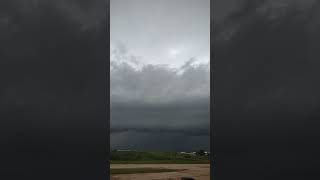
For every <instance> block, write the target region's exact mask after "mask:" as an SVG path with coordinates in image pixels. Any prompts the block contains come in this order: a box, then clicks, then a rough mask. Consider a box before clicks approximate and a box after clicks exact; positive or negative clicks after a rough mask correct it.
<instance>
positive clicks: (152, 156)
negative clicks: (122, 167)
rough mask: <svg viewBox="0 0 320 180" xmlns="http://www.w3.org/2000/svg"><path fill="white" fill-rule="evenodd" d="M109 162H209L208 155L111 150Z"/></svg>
mask: <svg viewBox="0 0 320 180" xmlns="http://www.w3.org/2000/svg"><path fill="white" fill-rule="evenodd" d="M110 163H111V164H209V163H210V160H209V157H208V156H200V155H189V154H181V153H178V152H161V151H159V152H148V151H112V152H111V159H110Z"/></svg>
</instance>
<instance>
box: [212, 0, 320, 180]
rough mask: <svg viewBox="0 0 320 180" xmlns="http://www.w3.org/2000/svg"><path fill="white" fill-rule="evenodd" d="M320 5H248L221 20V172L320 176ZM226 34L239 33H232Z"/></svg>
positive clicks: (217, 55)
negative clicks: (319, 131)
mask: <svg viewBox="0 0 320 180" xmlns="http://www.w3.org/2000/svg"><path fill="white" fill-rule="evenodd" d="M318 8H319V4H318V2H316V1H303V2H302V1H285V0H284V1H271V0H269V1H268V0H266V1H259V2H255V3H246V4H244V6H243V7H242V9H241V8H240V9H238V10H236V11H235V14H234V15H232V14H231V15H230V16H229V18H227V19H226V20H225V22H223V23H222V24H221V25H219V24H217V29H218V30H217V31H216V32H215V34H214V38H216V39H218V40H217V41H216V42H215V44H214V46H213V48H214V60H213V63H214V64H215V73H214V74H215V83H214V86H215V95H214V97H215V121H214V126H215V141H214V146H215V152H216V157H217V162H218V164H217V167H218V166H220V167H219V168H218V169H220V170H221V171H217V175H218V176H220V175H221V176H224V178H225V179H235V178H239V177H243V178H245V179H284V178H287V177H288V178H290V179H298V178H299V179H300V178H304V179H314V178H316V177H319V176H320V175H319V174H318V170H317V169H318V165H317V164H318V163H316V159H318V155H317V153H315V152H316V151H318V150H319V148H318V147H317V144H318V143H317V138H318V137H319V135H320V134H319V133H318V131H317V127H319V123H318V122H317V119H318V118H319V113H318V109H319V99H320V96H319V93H318V92H319V90H320V86H319V85H318V83H317V81H318V76H319V75H320V74H319V71H318V70H317V68H316V67H318V66H319V62H318V60H317V59H319V56H320V54H319V51H317V50H316V49H317V47H318V46H319V40H318V37H319V31H317V29H318V28H319V26H318V23H316V21H318V20H319V16H318V13H317V12H318V10H319V9H318ZM226 32H232V33H229V34H228V36H227V37H228V38H225V36H224V34H225V33H226ZM223 36H224V37H223ZM222 37H223V38H222ZM218 169H217V170H218ZM230 172H233V173H230Z"/></svg>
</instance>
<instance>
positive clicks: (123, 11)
mask: <svg viewBox="0 0 320 180" xmlns="http://www.w3.org/2000/svg"><path fill="white" fill-rule="evenodd" d="M110 2H111V4H110V7H111V8H110V11H111V13H110V17H111V18H110V28H111V34H110V37H111V46H112V47H116V46H117V45H118V44H119V43H122V44H123V45H125V47H126V48H127V50H128V51H129V52H130V53H132V54H134V55H135V56H139V57H141V60H142V61H143V62H145V63H150V64H168V65H170V66H174V67H179V66H182V65H183V64H184V63H185V61H186V60H188V59H190V58H191V57H197V58H199V59H200V58H201V59H203V61H208V60H209V57H210V45H209V44H210V36H209V33H210V28H209V23H210V1H209V0H200V1H196V0H174V1H170V0H161V1H157V0H151V1H150V0H136V1H131V0H119V1H116V0H111V1H110Z"/></svg>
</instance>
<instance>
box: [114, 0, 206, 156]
mask: <svg viewBox="0 0 320 180" xmlns="http://www.w3.org/2000/svg"><path fill="white" fill-rule="evenodd" d="M110 11H111V17H110V21H111V26H110V28H111V57H110V59H111V71H110V80H111V82H110V96H111V103H110V104H111V111H110V112H111V120H110V123H111V147H112V148H132V149H145V150H148V149H149V150H183V151H187V150H197V149H206V150H209V144H210V137H209V132H210V129H209V124H210V100H209V97H210V67H209V59H210V1H209V0H160V1H158V0H157V1H156V0H134V1H132V0H111V5H110Z"/></svg>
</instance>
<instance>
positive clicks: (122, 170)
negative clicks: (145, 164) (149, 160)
mask: <svg viewBox="0 0 320 180" xmlns="http://www.w3.org/2000/svg"><path fill="white" fill-rule="evenodd" d="M183 170H184V169H164V168H119V169H110V174H111V175H117V174H140V173H161V172H178V171H183Z"/></svg>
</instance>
